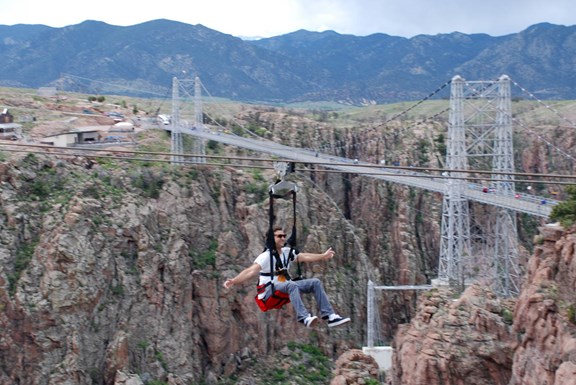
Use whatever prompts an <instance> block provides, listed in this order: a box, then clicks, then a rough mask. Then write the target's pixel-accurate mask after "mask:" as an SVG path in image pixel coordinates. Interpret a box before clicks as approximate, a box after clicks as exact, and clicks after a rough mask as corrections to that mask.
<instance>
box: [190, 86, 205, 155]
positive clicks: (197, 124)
mask: <svg viewBox="0 0 576 385" xmlns="http://www.w3.org/2000/svg"><path fill="white" fill-rule="evenodd" d="M194 129H196V130H203V129H204V113H203V111H202V84H201V83H200V78H199V77H198V76H196V79H194ZM192 152H193V153H194V154H198V157H194V161H195V162H197V163H206V157H205V155H206V148H205V146H204V140H203V139H202V138H194V147H193V149H192Z"/></svg>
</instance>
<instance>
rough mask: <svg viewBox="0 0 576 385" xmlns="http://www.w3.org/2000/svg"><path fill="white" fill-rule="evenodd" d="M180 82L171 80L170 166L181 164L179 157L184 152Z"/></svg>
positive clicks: (175, 79) (176, 79)
mask: <svg viewBox="0 0 576 385" xmlns="http://www.w3.org/2000/svg"><path fill="white" fill-rule="evenodd" d="M179 87H180V82H179V81H178V78H176V77H174V78H172V117H171V119H170V131H171V136H170V139H171V146H170V147H171V150H170V152H171V153H172V158H171V162H172V165H176V164H180V163H181V162H183V160H184V159H183V156H182V155H181V154H182V153H183V151H184V149H183V146H182V130H181V124H180V92H179Z"/></svg>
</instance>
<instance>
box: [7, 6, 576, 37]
mask: <svg viewBox="0 0 576 385" xmlns="http://www.w3.org/2000/svg"><path fill="white" fill-rule="evenodd" d="M0 7H1V8H2V13H0V24H7V25H13V24H18V23H24V24H46V25H49V26H53V27H63V26H67V25H73V24H78V23H80V22H82V21H85V20H88V19H90V20H99V21H103V22H106V23H108V24H113V25H122V26H126V25H134V24H138V23H142V22H146V21H150V20H155V19H161V18H163V19H169V20H175V21H181V22H184V23H188V24H202V25H204V26H206V27H208V28H212V29H215V30H217V31H220V32H223V33H228V34H232V35H236V36H263V37H269V36H275V35H282V34H285V33H289V32H294V31H296V30H299V29H307V30H310V31H325V30H334V31H336V32H339V33H343V34H353V35H360V36H365V35H370V34H373V33H377V32H380V33H385V34H388V35H393V36H404V37H412V36H415V35H418V34H427V35H435V34H438V33H450V32H454V31H459V32H463V33H467V34H470V33H487V34H490V35H493V36H499V35H503V34H509V33H515V32H520V31H522V30H524V29H526V28H527V27H529V26H531V25H533V24H536V23H540V22H550V23H553V24H563V25H574V24H576V2H575V1H574V0H547V1H542V0H483V1H465V0H314V1H311V0H272V1H271V0H242V1H238V0H210V1H200V0H189V1H187V2H182V1H180V0H163V1H162V3H161V4H158V3H146V2H141V1H135V0H124V1H117V0H99V1H98V3H94V4H91V5H90V6H86V5H85V4H84V3H81V2H78V1H77V0H51V1H49V2H45V1H38V0H18V1H13V0H0Z"/></svg>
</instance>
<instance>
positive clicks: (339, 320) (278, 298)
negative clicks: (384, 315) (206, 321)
mask: <svg viewBox="0 0 576 385" xmlns="http://www.w3.org/2000/svg"><path fill="white" fill-rule="evenodd" d="M283 175H284V174H282V176H283ZM296 190H297V188H296V185H295V184H293V183H290V182H286V181H283V180H281V181H278V182H277V183H276V184H275V185H273V186H271V187H270V191H269V192H270V211H269V215H270V224H269V229H268V234H267V239H266V249H265V251H264V252H263V253H261V254H260V255H259V256H258V257H257V258H256V260H255V261H254V263H253V264H252V265H251V266H249V267H247V268H245V269H244V270H242V271H241V272H240V273H239V274H238V275H237V276H236V277H234V278H231V279H228V280H226V281H225V282H224V287H225V288H226V289H229V288H231V287H232V286H235V285H238V284H241V283H243V282H245V281H247V280H249V279H251V278H255V277H256V276H259V280H258V285H257V286H256V289H257V295H256V298H255V299H256V303H257V304H258V306H259V307H260V309H261V310H262V311H268V310H271V309H280V308H282V306H284V305H285V304H287V303H288V302H291V303H292V307H293V308H294V310H295V312H296V318H297V320H298V321H299V322H301V323H303V324H304V325H305V326H306V327H313V326H315V325H316V324H317V323H318V316H314V315H312V314H311V313H310V312H309V311H308V310H307V309H306V306H304V303H303V302H302V298H301V294H302V293H306V294H308V293H313V294H314V297H315V299H316V303H317V305H318V314H319V315H320V317H321V318H322V319H324V320H326V321H327V323H328V327H334V326H338V325H342V324H345V323H347V322H350V318H344V317H341V316H340V315H338V314H337V313H336V312H334V309H333V308H332V305H331V304H330V301H329V300H328V296H327V295H326V292H325V291H324V288H323V286H322V282H321V281H320V280H319V279H318V278H307V279H302V277H301V276H300V266H299V264H300V263H301V262H303V263H310V262H317V261H326V260H330V259H332V258H333V257H334V250H332V248H328V250H326V251H325V252H324V253H322V254H315V253H300V252H298V250H297V249H296V247H295V246H296ZM287 195H291V196H292V198H293V200H292V202H293V206H292V207H293V213H294V222H293V226H292V234H291V235H290V237H289V238H288V240H287V239H286V232H285V231H284V229H283V228H282V227H278V226H274V225H273V222H274V198H279V197H285V196H287ZM294 261H296V262H297V263H298V277H297V278H296V279H291V277H290V274H289V273H288V271H289V268H290V264H291V262H294Z"/></svg>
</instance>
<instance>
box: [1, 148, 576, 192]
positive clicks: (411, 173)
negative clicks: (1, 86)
mask: <svg viewBox="0 0 576 385" xmlns="http://www.w3.org/2000/svg"><path fill="white" fill-rule="evenodd" d="M0 151H7V152H27V153H34V154H43V155H47V156H57V155H60V156H80V157H92V158H103V159H116V160H123V161H140V162H160V163H178V164H182V165H194V166H226V167H235V168H254V169H270V170H273V169H274V167H273V165H270V166H262V165H256V164H242V163H230V162H228V163H225V162H220V163H216V162H211V163H200V162H194V161H188V160H182V161H177V162H175V161H173V160H171V157H172V156H173V155H179V156H182V157H183V158H206V159H213V160H220V161H238V162H240V161H246V162H264V163H273V162H279V161H284V162H289V163H295V162H294V161H293V160H287V159H279V158H262V157H242V156H222V155H199V154H174V153H171V152H152V151H135V150H111V149H101V148H100V149H98V148H80V147H61V146H47V145H40V144H21V143H9V144H3V143H0ZM129 155H133V156H129ZM141 156H156V157H164V159H162V158H154V157H146V158H144V157H141ZM296 163H301V164H304V165H306V167H304V168H298V169H296V171H308V172H325V173H336V174H356V175H364V176H378V175H382V176H398V177H402V178H431V179H447V180H448V179H452V180H467V181H482V182H485V181H486V178H485V177H456V176H450V175H446V174H444V175H443V174H442V173H450V172H455V173H461V172H465V173H476V174H483V175H487V176H489V175H509V176H510V175H514V176H518V177H526V178H550V179H561V180H560V181H543V180H534V179H515V180H513V182H525V183H536V182H538V183H543V184H557V185H572V184H576V181H574V182H569V181H565V180H566V179H576V175H561V174H536V173H504V172H493V171H483V170H449V169H441V168H432V167H403V166H386V167H382V166H381V165H376V164H366V163H359V164H353V163H342V162H333V161H332V162H319V161H314V162H296ZM313 166H321V167H322V166H323V169H322V170H318V169H316V168H312V167H313ZM338 166H346V167H351V168H362V169H363V170H355V171H350V170H333V169H326V167H338ZM365 169H374V171H372V170H365ZM399 172H400V173H399ZM404 172H406V173H404ZM418 172H419V173H418ZM430 172H438V173H439V174H438V175H433V174H429V173H430Z"/></svg>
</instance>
